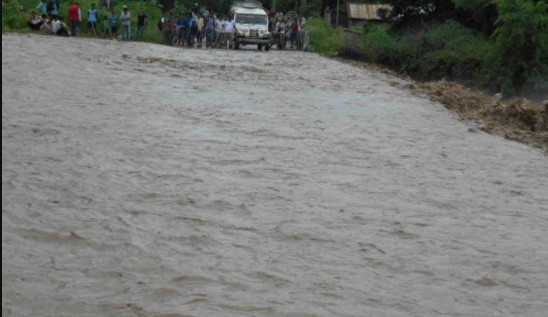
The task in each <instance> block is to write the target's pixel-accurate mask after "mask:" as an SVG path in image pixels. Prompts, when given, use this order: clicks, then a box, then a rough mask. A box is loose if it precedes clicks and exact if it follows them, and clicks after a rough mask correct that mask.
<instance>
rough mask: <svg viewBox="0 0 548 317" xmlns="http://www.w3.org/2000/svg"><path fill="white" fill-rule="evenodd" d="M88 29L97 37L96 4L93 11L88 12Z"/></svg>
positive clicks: (93, 5) (92, 8)
mask: <svg viewBox="0 0 548 317" xmlns="http://www.w3.org/2000/svg"><path fill="white" fill-rule="evenodd" d="M88 29H90V30H91V34H93V35H97V32H96V30H97V9H95V4H92V5H91V9H89V10H88Z"/></svg>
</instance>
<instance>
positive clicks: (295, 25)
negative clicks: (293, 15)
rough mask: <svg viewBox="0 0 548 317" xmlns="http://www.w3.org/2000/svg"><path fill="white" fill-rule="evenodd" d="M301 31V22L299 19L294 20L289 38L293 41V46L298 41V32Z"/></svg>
mask: <svg viewBox="0 0 548 317" xmlns="http://www.w3.org/2000/svg"><path fill="white" fill-rule="evenodd" d="M298 33H299V23H298V22H297V20H293V22H291V25H290V26H289V40H290V41H291V48H293V47H294V46H295V44H296V42H297V34H298Z"/></svg>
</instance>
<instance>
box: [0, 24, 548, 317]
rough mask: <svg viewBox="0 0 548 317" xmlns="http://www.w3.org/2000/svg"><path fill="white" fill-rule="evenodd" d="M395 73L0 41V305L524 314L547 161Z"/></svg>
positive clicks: (46, 312) (312, 59)
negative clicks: (461, 115)
mask: <svg viewBox="0 0 548 317" xmlns="http://www.w3.org/2000/svg"><path fill="white" fill-rule="evenodd" d="M401 84H405V82H404V81H403V80H401V79H396V78H392V77H390V76H388V75H385V74H382V73H375V72H371V71H367V70H364V69H359V68H356V67H353V66H350V65H346V64H343V63H340V62H337V61H333V60H329V59H325V58H322V57H320V56H318V55H315V54H311V53H305V52H287V51H270V52H264V51H263V52H259V51H256V50H240V51H233V50H199V49H181V48H174V47H165V46H160V45H150V44H142V43H134V42H131V43H125V42H118V41H108V40H93V39H81V38H70V39H68V38H57V37H44V36H33V35H24V36H17V35H9V34H3V35H2V94H3V95H2V314H3V316H56V317H58V316H164V317H167V316H291V317H293V316H295V317H299V316H300V317H303V316H309V317H312V316H333V317H341V316H356V317H359V316H544V314H545V313H546V311H547V310H548V302H547V299H548V247H547V246H548V158H547V156H546V155H545V154H544V153H542V152H541V151H540V150H537V149H534V148H531V147H528V146H526V145H523V144H519V143H515V142H511V141H508V140H504V139H502V138H499V137H495V136H491V135H488V134H485V133H483V132H481V131H478V130H477V129H475V128H474V127H473V126H471V125H469V124H467V123H465V122H462V121H460V120H459V119H458V117H457V116H456V115H455V114H453V113H451V112H449V111H448V110H446V109H444V108H443V107H442V106H441V105H439V104H436V103H433V102H431V101H428V100H427V99H426V98H424V97H421V96H416V95H414V94H412V93H411V92H409V91H406V90H404V89H401V88H397V87H398V86H402V85H401Z"/></svg>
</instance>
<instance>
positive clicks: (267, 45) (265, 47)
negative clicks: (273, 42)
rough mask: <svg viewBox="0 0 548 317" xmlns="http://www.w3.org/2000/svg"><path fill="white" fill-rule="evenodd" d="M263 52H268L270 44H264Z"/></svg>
mask: <svg viewBox="0 0 548 317" xmlns="http://www.w3.org/2000/svg"><path fill="white" fill-rule="evenodd" d="M264 50H265V51H267V52H268V51H270V44H265V46H264Z"/></svg>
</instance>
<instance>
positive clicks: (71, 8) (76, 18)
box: [68, 4, 80, 22]
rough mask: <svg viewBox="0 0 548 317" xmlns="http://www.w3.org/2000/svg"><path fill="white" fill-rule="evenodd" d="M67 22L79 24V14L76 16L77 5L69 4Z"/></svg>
mask: <svg viewBox="0 0 548 317" xmlns="http://www.w3.org/2000/svg"><path fill="white" fill-rule="evenodd" d="M68 14H69V20H70V21H72V22H80V14H78V5H76V4H71V5H70V6H69V7H68Z"/></svg>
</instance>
